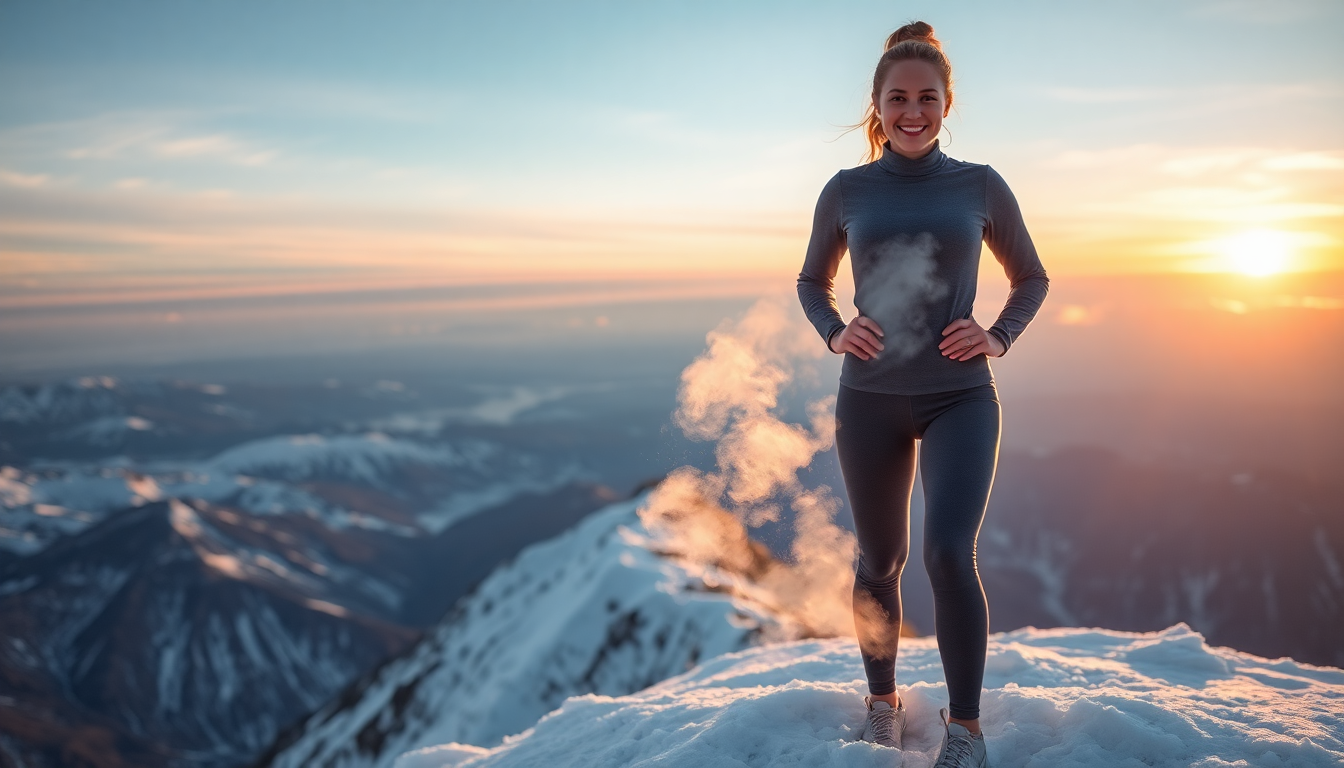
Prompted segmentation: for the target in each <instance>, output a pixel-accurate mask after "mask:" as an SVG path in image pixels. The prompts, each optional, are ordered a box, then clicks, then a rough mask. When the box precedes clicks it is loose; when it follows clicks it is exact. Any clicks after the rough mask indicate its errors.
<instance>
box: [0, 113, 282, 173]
mask: <svg viewBox="0 0 1344 768" xmlns="http://www.w3.org/2000/svg"><path fill="white" fill-rule="evenodd" d="M211 117H212V116H211V115H207V114H201V113H192V112H175V111H139V112H111V113H104V114H101V115H95V116H92V117H86V118H80V119H77V120H66V121H60V122H51V123H38V124H32V125H24V126H18V127H14V128H9V129H7V130H5V131H0V152H3V153H4V154H5V155H7V156H10V157H24V158H29V159H51V158H61V159H66V160H75V161H89V160H118V159H120V160H133V161H137V162H143V161H145V160H147V159H158V160H167V161H170V162H171V161H175V160H209V161H214V162H218V163H225V164H231V165H243V166H258V165H265V164H267V163H269V162H271V161H272V160H274V159H275V158H277V157H279V156H280V152H279V151H278V150H277V149H275V148H273V147H265V146H262V145H260V144H258V143H257V142H255V141H251V140H248V139H244V138H242V137H240V136H238V135H235V134H232V133H228V132H220V131H204V132H203V131H201V129H200V128H199V127H198V124H199V123H202V122H208V121H209V120H210V118H211Z"/></svg>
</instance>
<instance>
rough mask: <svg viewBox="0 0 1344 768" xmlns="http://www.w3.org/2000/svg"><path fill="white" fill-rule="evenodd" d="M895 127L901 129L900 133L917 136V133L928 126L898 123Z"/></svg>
mask: <svg viewBox="0 0 1344 768" xmlns="http://www.w3.org/2000/svg"><path fill="white" fill-rule="evenodd" d="M896 127H897V128H900V129H901V133H904V134H905V135H906V136H918V135H919V134H921V133H923V132H924V129H925V128H928V127H929V126H927V125H898V126H896Z"/></svg>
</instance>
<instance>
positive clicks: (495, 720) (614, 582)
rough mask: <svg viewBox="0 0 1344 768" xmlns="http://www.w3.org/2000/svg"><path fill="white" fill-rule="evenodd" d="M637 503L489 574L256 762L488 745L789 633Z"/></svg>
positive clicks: (345, 763) (375, 761)
mask: <svg viewBox="0 0 1344 768" xmlns="http://www.w3.org/2000/svg"><path fill="white" fill-rule="evenodd" d="M642 499H643V497H641V498H640V499H635V500H629V501H625V502H621V503H618V504H614V505H612V506H610V507H608V508H606V509H604V510H601V511H598V512H595V513H593V514H592V515H590V516H589V517H587V518H585V519H584V520H583V521H582V522H580V523H579V524H578V526H576V527H575V528H573V529H571V530H569V531H567V532H566V533H564V534H562V535H561V536H558V537H556V538H554V539H551V540H549V541H545V542H541V543H538V544H535V545H533V546H531V547H528V548H527V549H525V550H523V552H521V553H520V554H519V555H518V557H517V558H516V559H515V560H514V561H513V562H512V563H508V564H505V565H503V566H501V567H500V568H498V569H496V570H495V571H494V572H493V573H492V574H491V575H490V576H489V577H487V578H486V580H485V581H483V582H482V583H481V585H480V586H479V587H478V588H477V590H476V591H475V592H473V593H472V594H471V595H469V596H468V597H466V598H464V600H463V601H462V602H461V603H459V605H458V606H457V608H456V609H455V611H454V613H453V615H452V616H450V617H449V618H448V619H447V620H445V622H444V623H442V624H440V625H439V626H438V627H437V628H436V629H435V630H433V631H432V632H431V633H430V634H429V635H427V636H426V638H425V639H424V640H423V641H422V642H421V643H420V644H419V645H417V646H416V647H415V648H414V649H413V650H412V651H411V652H409V653H407V654H406V655H405V656H403V657H401V658H399V659H397V660H395V661H393V662H391V663H389V664H387V665H385V666H383V667H382V668H380V669H379V670H378V671H377V673H376V675H375V676H374V678H373V679H372V680H370V681H369V682H368V683H367V684H366V685H364V686H362V690H361V692H360V695H359V697H358V698H357V699H354V700H351V701H340V700H337V701H335V702H333V703H331V704H329V705H328V706H327V707H325V708H323V709H321V710H319V711H317V712H316V713H314V714H313V715H312V716H311V717H310V718H309V720H308V722H307V723H306V724H305V725H306V727H305V729H304V732H303V733H302V734H301V735H300V736H299V737H298V738H297V740H296V741H295V742H294V743H292V744H290V745H288V746H287V747H285V749H284V750H283V751H282V752H281V753H280V754H278V755H276V756H275V757H274V758H273V759H272V760H271V761H270V762H269V763H267V765H269V766H271V768H286V767H288V766H293V767H294V768H298V767H299V766H310V765H323V766H328V768H340V767H344V768H386V766H390V765H391V764H392V762H393V761H394V760H395V759H396V758H397V757H398V756H399V755H400V754H401V753H403V752H405V751H408V750H411V749H415V748H417V747H421V746H426V745H431V744H437V743H442V742H445V741H452V740H459V741H471V742H475V743H478V744H495V743H498V742H499V741H500V740H501V739H503V738H504V737H505V736H507V735H509V734H514V733H518V732H520V731H523V730H525V729H526V728H528V727H529V726H531V725H532V724H533V723H535V722H536V721H537V719H538V718H540V717H542V716H543V715H545V714H546V713H547V712H549V711H551V710H552V709H554V708H555V707H556V706H557V705H559V704H560V703H562V702H563V701H564V700H565V698H566V697H567V696H570V695H573V694H576V693H586V692H596V693H602V694H608V695H619V694H625V693H631V692H634V691H638V690H640V689H643V688H645V687H647V686H649V685H651V684H653V683H655V682H657V681H659V680H664V679H666V678H668V677H670V676H672V675H676V674H681V673H683V672H685V671H686V670H687V669H688V668H690V667H691V666H693V665H694V663H696V662H697V661H699V660H700V659H703V658H706V657H711V656H716V655H719V654H722V653H727V652H730V651H734V650H738V649H741V648H744V647H747V646H749V645H750V644H752V643H755V642H758V641H759V640H760V638H761V637H765V636H769V635H771V634H772V633H786V632H788V631H789V629H788V628H786V627H782V626H781V625H780V623H779V620H778V619H776V618H775V617H774V616H773V615H772V614H771V612H770V611H769V609H767V608H766V607H764V606H762V605H760V604H758V603H755V602H753V601H752V600H751V599H749V598H747V597H744V596H743V595H742V594H741V593H740V592H738V591H735V590H734V585H735V578H734V576H733V575H732V574H729V573H726V572H721V571H717V570H714V571H713V572H710V571H708V570H706V569H704V568H700V567H696V566H689V565H685V564H680V563H677V562H674V561H672V560H670V559H668V558H665V557H663V556H660V555H658V554H656V553H654V552H652V551H650V549H649V548H648V545H649V543H650V540H649V539H648V538H647V535H646V533H645V532H644V531H643V527H642V525H641V523H640V519H639V516H638V514H637V513H636V509H637V507H638V505H639V504H640V503H641V501H642ZM790 636H797V635H790Z"/></svg>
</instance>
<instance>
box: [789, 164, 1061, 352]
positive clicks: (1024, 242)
mask: <svg viewBox="0 0 1344 768" xmlns="http://www.w3.org/2000/svg"><path fill="white" fill-rule="evenodd" d="M986 170H987V174H986V179H985V208H986V210H987V212H988V222H987V223H986V225H985V244H986V245H988V246H989V250H990V252H992V253H993V254H994V258H996V259H998V261H999V263H1000V264H1002V265H1003V270H1004V272H1005V273H1006V274H1007V275H1008V283H1009V286H1010V287H1009V290H1008V300H1007V301H1006V302H1005V303H1004V307H1003V311H1002V312H1000V313H999V318H998V319H997V320H995V321H994V324H993V325H992V326H990V327H989V328H987V329H986V331H987V332H988V333H992V334H994V336H995V338H997V339H998V340H999V341H1000V342H1002V343H1003V350H1004V352H1005V353H1007V351H1008V349H1009V347H1011V346H1012V345H1013V342H1014V341H1016V340H1017V337H1018V336H1020V335H1021V334H1022V331H1024V330H1025V329H1026V327H1027V324H1028V323H1030V322H1031V321H1032V318H1034V317H1035V316H1036V312H1037V311H1038V310H1039V309H1040V308H1041V304H1042V303H1044V301H1045V295H1046V293H1048V292H1049V290H1050V278H1049V277H1048V276H1047V275H1046V274H1045V267H1044V266H1043V265H1042V264H1041V259H1040V257H1039V256H1037V255H1036V246H1035V245H1034V244H1032V242H1031V235H1030V234H1028V233H1027V225H1026V224H1025V223H1024V222H1023V221H1022V211H1021V209H1020V208H1019V207H1018V205H1017V198H1015V197H1014V196H1013V192H1012V190H1010V189H1009V188H1008V184H1007V182H1005V181H1004V180H1003V177H1002V176H1000V175H999V174H998V173H997V172H996V171H995V170H994V169H993V168H987V169H986ZM809 253H810V252H809Z"/></svg>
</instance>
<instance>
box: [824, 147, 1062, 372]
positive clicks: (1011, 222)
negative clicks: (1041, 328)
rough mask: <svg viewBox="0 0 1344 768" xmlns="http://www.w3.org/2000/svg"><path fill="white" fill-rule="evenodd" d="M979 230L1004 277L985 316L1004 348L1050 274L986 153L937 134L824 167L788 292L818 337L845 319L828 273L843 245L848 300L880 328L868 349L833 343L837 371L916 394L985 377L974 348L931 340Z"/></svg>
mask: <svg viewBox="0 0 1344 768" xmlns="http://www.w3.org/2000/svg"><path fill="white" fill-rule="evenodd" d="M981 242H984V243H985V244H986V245H988V246H989V250H990V251H991V252H992V253H993V254H994V257H995V258H996V259H998V261H999V263H1000V264H1002V265H1003V268H1004V271H1005V272H1006V273H1007V275H1008V281H1009V283H1010V285H1011V288H1010V290H1009V292H1008V301H1007V303H1006V304H1005V305H1004V308H1003V311H1002V312H1001V313H1000V314H999V317H998V319H997V320H995V321H994V324H993V325H991V326H990V327H988V328H986V331H987V332H988V333H992V334H994V336H995V337H996V338H997V339H998V340H999V341H1000V342H1002V344H1003V348H1004V350H1005V352H1006V351H1007V350H1008V349H1009V348H1010V347H1011V346H1012V344H1013V342H1014V341H1015V340H1016V339H1017V337H1018V336H1019V335H1020V334H1021V333H1022V331H1023V330H1024V329H1025V328H1026V327H1027V324H1028V323H1030V322H1031V320H1032V318H1033V317H1035V316H1036V311H1037V310H1038V309H1040V306H1041V303H1042V302H1043V301H1045V295H1046V292H1047V291H1048V290H1049V287H1050V280H1049V278H1048V277H1046V274H1045V267H1043V266H1042V265H1041V260H1040V258H1039V257H1038V256H1037V255H1036V247H1035V246H1034V245H1032V242H1031V236H1030V235H1028V234H1027V228H1026V225H1025V224H1023V222H1022V213H1021V211H1020V210H1019V209H1018V206H1017V200H1016V199H1015V198H1014V197H1013V193H1012V191H1011V190H1009V189H1008V185H1007V184H1006V183H1005V182H1004V180H1003V177H1001V176H999V174H998V173H996V172H995V171H994V169H993V168H990V167H989V166H988V165H977V164H974V163H966V162H962V161H960V160H953V159H952V158H950V157H948V156H947V155H945V154H943V152H942V150H941V149H940V148H939V146H938V144H937V142H935V143H934V146H933V149H932V150H931V151H930V152H929V153H928V154H927V155H925V156H923V157H921V158H919V159H917V160H911V159H910V158H907V157H904V156H902V155H899V154H897V153H895V152H893V151H891V148H890V146H887V147H886V148H885V149H884V150H883V153H882V157H881V158H880V159H879V160H878V161H877V162H875V163H869V164H867V165H861V166H859V167H857V168H850V169H847V170H843V171H840V172H839V173H837V174H836V175H835V176H834V177H832V178H831V180H830V181H829V182H827V183H826V186H825V187H824V188H823V189H822V190H821V198H820V199H819V200H818V201H817V210H816V216H815V218H814V220H813V224H812V238H811V241H810V242H809V243H808V246H807V258H806V260H805V261H804V263H803V270H802V272H801V273H800V274H799V275H798V298H799V299H800V300H801V301H802V303H803V309H804V311H806V312H807V317H808V319H809V320H811V321H812V325H813V326H815V327H816V329H817V332H818V333H820V334H821V336H822V338H824V339H825V340H826V341H827V343H830V341H831V339H832V337H834V336H835V334H836V333H839V332H840V331H841V330H843V329H844V327H845V321H844V320H843V319H842V318H841V317H840V311H839V308H838V306H837V305H836V300H835V290H834V278H835V273H836V270H837V269H838V268H839V266H840V259H841V258H842V257H843V256H844V254H845V251H846V249H848V251H849V254H850V261H851V262H852V264H853V267H854V288H855V292H854V305H855V308H856V309H858V311H859V313H860V314H862V315H864V316H866V317H870V318H872V319H873V320H875V321H876V322H877V324H878V325H879V326H880V327H881V328H882V330H883V331H884V332H885V337H884V338H883V340H882V343H883V346H884V349H883V350H882V351H881V352H880V353H878V355H877V357H875V358H874V359H872V360H862V359H860V358H859V357H858V356H856V355H854V354H850V353H846V354H845V361H844V364H843V366H842V368H841V373H840V383H842V384H844V385H845V386H848V387H851V388H853V389H861V390H864V391H867V392H883V393H889V394H896V395H922V394H929V393H932V392H946V391H950V390H954V389H965V388H968V387H974V386H978V385H981V384H986V383H989V382H992V381H993V380H994V376H993V373H992V372H991V370H990V367H989V359H988V357H987V356H986V355H983V354H981V355H976V356H975V357H973V358H971V359H970V360H952V359H950V358H948V357H945V356H944V355H943V354H942V350H940V349H938V343H939V342H940V341H942V339H943V334H942V331H943V329H944V328H946V327H947V326H948V324H949V323H951V322H952V321H953V320H956V319H958V318H970V317H971V310H972V305H973V304H974V303H975V290H976V276H977V273H978V270H979V264H980V244H981Z"/></svg>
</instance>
